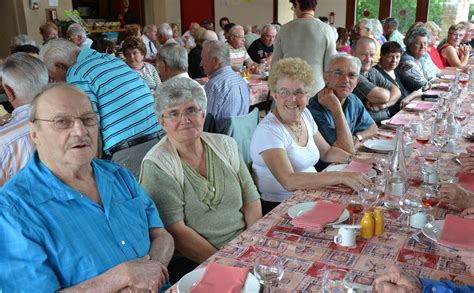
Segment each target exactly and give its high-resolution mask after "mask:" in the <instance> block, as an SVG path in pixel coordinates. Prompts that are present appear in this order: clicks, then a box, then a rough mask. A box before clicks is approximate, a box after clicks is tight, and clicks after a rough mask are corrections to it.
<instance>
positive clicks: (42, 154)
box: [0, 83, 174, 292]
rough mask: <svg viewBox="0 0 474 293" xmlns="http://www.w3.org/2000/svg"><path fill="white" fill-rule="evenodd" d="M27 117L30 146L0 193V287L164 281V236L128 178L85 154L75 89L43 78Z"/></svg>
mask: <svg viewBox="0 0 474 293" xmlns="http://www.w3.org/2000/svg"><path fill="white" fill-rule="evenodd" d="M29 120H30V128H31V134H30V135H31V139H32V140H33V142H34V144H35V145H36V148H37V152H35V154H34V155H33V157H32V159H31V160H30V161H29V162H28V164H27V165H26V166H25V167H24V168H23V169H22V170H21V171H20V172H19V173H18V174H17V175H16V176H15V177H13V178H12V179H11V180H10V181H9V182H8V183H7V184H6V185H5V186H4V187H3V188H2V189H0V227H1V229H0V251H1V253H0V263H1V264H2V265H1V266H0V291H3V292H19V291H25V292H53V291H57V290H59V289H66V288H67V289H69V290H72V291H74V290H75V291H81V292H82V291H95V292H116V291H119V290H122V289H130V290H131V292H133V291H134V290H135V289H142V290H143V289H145V290H152V292H157V291H158V290H160V288H161V290H164V289H166V288H167V287H169V283H168V281H167V280H168V272H167V269H166V266H167V264H168V262H169V261H170V259H171V257H172V254H173V250H174V242H173V238H172V237H171V235H170V234H169V233H168V232H166V230H165V229H164V228H163V223H162V222H161V219H160V217H159V215H158V212H157V209H156V206H155V205H154V203H153V201H152V200H151V199H150V198H149V197H148V195H147V194H146V193H145V192H144V191H143V189H142V188H141V187H140V185H138V183H137V182H136V181H135V179H134V177H133V175H132V174H131V173H129V172H128V171H127V170H125V169H123V168H121V167H120V166H118V165H116V164H114V163H111V162H108V161H102V160H97V159H94V157H95V156H96V154H97V149H98V146H97V140H98V131H99V130H98V126H97V124H98V116H97V114H96V113H94V112H93V110H92V105H91V102H90V101H89V99H88V97H87V96H86V95H85V93H83V92H82V91H80V90H79V89H77V88H75V87H73V86H70V85H67V84H64V83H58V84H51V85H49V86H47V87H46V88H45V89H44V90H43V91H42V92H40V93H39V94H38V95H37V96H36V97H35V98H34V100H33V102H32V103H31V108H30V113H29Z"/></svg>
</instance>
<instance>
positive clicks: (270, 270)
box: [254, 253, 284, 293]
mask: <svg viewBox="0 0 474 293" xmlns="http://www.w3.org/2000/svg"><path fill="white" fill-rule="evenodd" d="M254 273H255V276H256V277H257V279H258V280H259V281H260V283H261V284H262V285H263V292H264V293H270V292H271V287H272V286H273V285H276V284H277V283H278V282H279V281H280V280H281V279H282V278H283V273H284V271H283V264H282V262H281V260H280V259H279V258H278V257H277V256H275V255H271V254H268V253H265V254H264V255H261V256H259V257H258V258H257V259H256V261H255V265H254Z"/></svg>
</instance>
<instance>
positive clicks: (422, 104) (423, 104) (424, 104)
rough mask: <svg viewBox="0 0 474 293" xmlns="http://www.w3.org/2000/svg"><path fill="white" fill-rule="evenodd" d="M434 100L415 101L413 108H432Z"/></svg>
mask: <svg viewBox="0 0 474 293" xmlns="http://www.w3.org/2000/svg"><path fill="white" fill-rule="evenodd" d="M434 104H435V103H434V102H426V101H418V102H417V103H416V106H415V109H417V110H429V109H431V108H433V106H434Z"/></svg>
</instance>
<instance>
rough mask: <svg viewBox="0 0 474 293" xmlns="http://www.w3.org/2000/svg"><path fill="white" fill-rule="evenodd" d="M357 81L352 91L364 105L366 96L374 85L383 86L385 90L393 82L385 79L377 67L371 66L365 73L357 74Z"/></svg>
mask: <svg viewBox="0 0 474 293" xmlns="http://www.w3.org/2000/svg"><path fill="white" fill-rule="evenodd" d="M359 78H360V80H359V83H358V84H357V86H356V88H355V89H354V91H353V92H352V93H353V94H354V95H356V96H357V97H358V98H359V99H360V100H361V101H362V102H363V103H364V105H365V103H366V101H367V96H368V95H369V93H370V91H371V90H373V89H374V88H376V87H383V88H385V89H387V90H390V89H391V88H392V86H393V84H392V83H391V82H390V81H389V80H387V79H386V78H385V77H384V76H383V75H382V74H381V73H380V72H378V70H377V69H375V68H371V69H370V70H369V71H368V72H367V75H364V74H362V73H361V74H359Z"/></svg>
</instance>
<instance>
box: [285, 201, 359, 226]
mask: <svg viewBox="0 0 474 293" xmlns="http://www.w3.org/2000/svg"><path fill="white" fill-rule="evenodd" d="M315 205H316V202H314V201H307V202H302V203H299V204H295V205H294V206H292V207H291V208H289V209H288V216H290V218H292V219H294V218H296V217H298V216H301V215H302V214H304V213H306V212H307V211H309V210H311V209H312V208H313V207H314V206H315ZM349 215H350V214H349V211H348V210H347V209H344V211H343V212H342V214H341V216H340V217H339V219H337V220H336V221H335V222H333V223H329V224H327V226H329V225H335V224H339V223H342V222H344V221H345V220H347V219H349Z"/></svg>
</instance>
